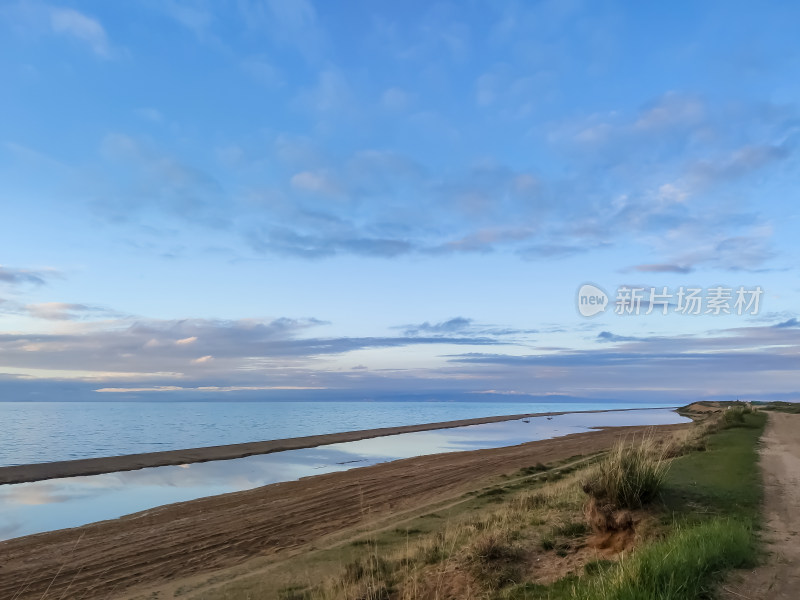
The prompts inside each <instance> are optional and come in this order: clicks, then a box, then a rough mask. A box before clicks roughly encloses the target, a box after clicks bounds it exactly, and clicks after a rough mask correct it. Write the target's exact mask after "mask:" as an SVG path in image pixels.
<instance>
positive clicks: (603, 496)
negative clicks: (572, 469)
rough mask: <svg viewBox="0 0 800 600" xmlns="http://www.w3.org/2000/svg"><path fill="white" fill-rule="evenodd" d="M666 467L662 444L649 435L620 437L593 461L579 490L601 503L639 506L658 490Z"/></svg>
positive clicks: (662, 481)
mask: <svg viewBox="0 0 800 600" xmlns="http://www.w3.org/2000/svg"><path fill="white" fill-rule="evenodd" d="M668 467H669V462H668V461H667V459H666V456H665V452H664V448H663V447H661V446H659V445H658V444H657V443H656V441H655V438H654V437H653V436H643V437H642V438H640V439H638V440H634V441H633V442H629V443H626V442H624V441H622V442H620V443H618V444H617V445H615V446H614V448H612V449H611V451H610V452H609V454H608V456H607V457H606V458H605V459H603V460H601V461H600V462H599V463H598V464H597V466H596V467H595V469H594V471H593V472H592V473H591V475H590V477H589V478H588V479H587V481H586V482H585V483H584V485H583V490H584V491H585V492H586V493H587V494H589V495H590V496H591V497H592V498H594V499H595V500H597V501H599V502H601V503H607V504H611V505H613V506H615V507H618V508H641V507H642V506H644V505H645V504H647V503H648V502H651V501H652V500H653V499H654V498H655V497H656V495H657V494H658V492H659V491H660V490H661V486H662V484H663V483H664V478H665V476H666V473H667V469H668Z"/></svg>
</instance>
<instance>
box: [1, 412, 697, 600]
mask: <svg viewBox="0 0 800 600" xmlns="http://www.w3.org/2000/svg"><path fill="white" fill-rule="evenodd" d="M508 418H514V417H500V418H498V419H497V420H502V419H508ZM482 422H486V421H482ZM439 427H441V424H436V428H439ZM685 427H687V425H662V426H658V427H655V428H650V427H614V428H608V429H602V430H597V431H591V432H587V433H578V434H573V435H568V436H565V437H559V438H555V439H550V440H542V441H535V442H529V443H526V444H522V445H519V446H511V447H505V448H494V449H488V450H473V451H469V452H454V453H448V454H435V455H429V456H421V457H416V458H410V459H405V460H398V461H395V462H390V463H383V464H379V465H375V466H371V467H363V468H358V469H352V470H350V471H344V472H338V473H331V474H327V475H318V476H315V477H308V478H305V479H300V480H298V481H290V482H285V483H277V484H273V485H268V486H265V487H262V488H257V489H254V490H248V491H244V492H236V493H231V494H223V495H220V496H213V497H209V498H201V499H198V500H192V501H190V502H183V503H178V504H171V505H167V506H162V507H159V508H155V509H151V510H147V511H144V512H141V513H137V514H133V515H129V516H126V517H122V518H120V519H115V520H111V521H104V522H100V523H94V524H91V525H86V526H83V527H78V528H75V529H65V530H60V531H54V532H49V533H41V534H37V535H31V536H27V537H23V538H17V539H12V540H8V541H5V542H0V598H15V599H16V600H26V599H37V600H41V599H42V598H70V599H87V600H89V599H95V598H108V599H114V598H116V599H128V598H145V597H146V598H167V597H170V598H171V597H174V596H173V593H172V592H170V593H168V594H165V593H161V592H163V590H164V589H165V587H168V588H170V589H171V590H175V589H177V588H179V587H180V586H181V585H182V582H185V581H187V580H192V581H197V580H198V579H201V580H213V579H215V578H217V579H218V578H219V577H221V576H224V573H225V572H226V569H227V570H229V569H234V568H238V569H241V568H243V567H245V566H246V563H247V562H248V561H251V560H263V559H264V558H265V557H266V558H267V559H269V558H270V557H275V558H276V559H279V558H280V557H281V556H286V555H287V554H289V553H294V552H303V551H305V550H307V549H308V548H309V547H310V546H312V545H314V544H318V543H320V541H321V540H323V539H325V538H326V537H327V536H330V535H334V534H339V533H341V532H344V531H347V530H349V529H352V528H355V527H358V526H359V525H363V524H364V523H368V522H371V521H372V520H374V519H376V518H389V517H391V516H393V515H396V514H398V513H399V512H402V511H408V510H413V509H415V508H418V507H425V506H428V505H430V504H431V503H434V502H440V501H444V500H447V499H450V498H455V497H458V496H459V495H461V494H463V493H465V492H467V491H471V490H473V489H479V488H480V487H482V486H483V485H484V484H485V483H486V481H487V479H489V478H492V477H495V476H498V475H501V474H511V473H514V472H516V471H517V470H519V469H520V468H522V467H527V466H531V465H534V464H536V463H537V462H543V463H549V462H554V461H559V460H564V459H567V458H570V457H572V456H576V455H582V454H590V453H594V452H597V451H600V450H603V449H606V448H608V447H610V446H611V445H612V444H613V443H614V442H615V441H616V440H617V439H618V438H620V437H622V436H627V435H630V434H632V433H634V432H637V431H642V430H649V429H653V430H654V431H655V433H656V435H671V434H672V433H673V432H675V431H678V430H680V429H683V428H685ZM360 434H363V432H360ZM156 592H158V593H156ZM152 594H155V595H152Z"/></svg>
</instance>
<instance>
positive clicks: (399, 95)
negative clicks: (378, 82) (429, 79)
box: [381, 87, 411, 111]
mask: <svg viewBox="0 0 800 600" xmlns="http://www.w3.org/2000/svg"><path fill="white" fill-rule="evenodd" d="M381 104H382V105H383V107H384V108H385V109H387V110H395V111H402V110H406V109H407V108H408V107H409V105H410V104H411V95H410V94H409V93H408V92H406V91H405V90H402V89H400V88H397V87H391V88H389V89H387V90H386V91H384V92H383V95H382V96H381Z"/></svg>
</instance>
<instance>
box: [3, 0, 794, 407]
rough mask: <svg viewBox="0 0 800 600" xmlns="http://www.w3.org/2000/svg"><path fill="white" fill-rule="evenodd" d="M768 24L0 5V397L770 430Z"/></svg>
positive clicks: (785, 224) (779, 119)
mask: <svg viewBox="0 0 800 600" xmlns="http://www.w3.org/2000/svg"><path fill="white" fill-rule="evenodd" d="M798 18H800V7H798V6H797V5H796V4H795V3H792V2H772V3H767V4H762V5H758V6H756V5H755V4H754V3H746V2H704V3H694V2H674V3H656V2H641V3H631V2H579V1H568V0H565V1H563V2H478V1H469V2H460V3H431V2H402V3H398V2H376V1H369V2H367V1H364V2H337V3H330V2H329V3H312V2H308V1H306V0H302V1H295V2H291V1H288V0H286V1H276V0H238V1H233V0H231V1H228V2H210V1H209V2H203V1H196V2H189V1H188V0H170V1H158V2H156V1H150V0H142V1H139V2H127V3H110V2H100V1H96V2H91V1H86V2H64V3H47V2H38V1H24V0H23V1H20V2H4V3H3V4H2V5H1V6H0V75H1V76H2V80H3V82H4V83H3V91H2V93H0V115H2V119H0V211H1V212H0V217H1V218H0V265H2V266H0V396H2V399H8V400H14V399H29V398H37V399H43V398H48V399H59V398H64V399H75V398H84V399H129V398H147V399H163V400H169V399H184V398H197V399H200V398H203V399H205V398H209V397H215V398H216V397H225V398H243V397H247V398H254V397H282V398H291V397H295V396H296V397H300V396H301V395H304V396H303V397H308V396H309V395H312V396H314V397H337V398H339V397H347V398H357V399H360V398H371V397H392V396H394V395H416V396H419V397H426V398H437V397H442V398H444V397H447V398H457V397H462V398H465V397H470V398H476V397H479V398H490V397H491V398H495V397H498V398H520V399H527V398H536V397H540V396H543V395H547V396H548V398H553V397H556V398H557V397H563V398H581V399H609V398H610V399H630V400H634V401H638V402H648V401H658V402H663V401H672V400H673V399H674V400H678V399H680V400H683V399H692V398H696V397H732V396H737V395H738V396H742V397H753V398H757V397H775V398H789V399H793V398H796V397H797V393H798V391H800V382H798V377H797V375H796V373H797V367H798V366H800V327H798V321H797V310H796V306H797V298H798V291H800V289H799V288H800V286H799V285H798V279H797V265H796V260H795V258H796V257H797V255H798V244H799V242H798V236H797V235H796V233H797V231H798V230H800V221H799V220H798V208H797V205H798V202H797V200H798V198H797V195H798V192H797V189H798V185H797V184H798V168H797V167H798V160H797V152H796V147H797V142H798V136H799V135H800V118H799V117H800V114H799V113H798V109H799V108H800V107H798V101H797V99H798V97H800V42H798V41H797V36H796V30H795V27H794V25H795V24H796V23H797V22H798ZM587 282H591V283H594V284H596V285H598V286H599V287H600V288H601V289H603V290H605V291H606V292H607V293H608V295H609V296H610V298H611V300H610V304H609V307H608V309H607V310H606V311H605V312H604V313H602V314H600V315H597V316H595V317H592V318H586V317H584V316H581V315H580V314H579V312H578V310H577V305H576V300H577V299H576V294H577V290H578V288H579V287H580V286H581V285H582V284H584V283H587ZM620 286H633V287H639V286H640V287H642V288H643V289H645V290H646V291H649V290H650V288H651V287H655V288H659V289H660V288H662V287H668V288H669V290H670V291H671V292H672V291H677V290H678V289H679V288H681V287H696V288H702V289H703V290H704V292H705V291H707V290H708V289H710V288H712V287H714V286H721V287H724V288H726V289H730V290H733V294H734V295H735V290H736V289H738V288H740V287H742V288H746V289H748V290H749V289H755V288H756V287H757V286H760V288H761V289H762V290H763V294H762V296H761V297H760V305H759V310H758V313H757V314H752V311H751V312H750V313H747V314H741V315H740V314H735V311H732V312H733V313H734V314H729V315H714V314H705V311H703V312H704V314H700V315H686V314H679V313H677V312H676V311H674V310H672V309H674V308H675V306H674V305H670V310H669V311H668V314H666V315H662V314H658V312H659V311H654V314H651V315H642V314H640V315H618V314H615V311H614V305H613V304H614V299H615V295H616V292H617V290H618V288H619V287H620ZM646 307H647V306H646V304H645V309H646ZM643 312H646V311H645V310H643ZM481 394H482V395H481Z"/></svg>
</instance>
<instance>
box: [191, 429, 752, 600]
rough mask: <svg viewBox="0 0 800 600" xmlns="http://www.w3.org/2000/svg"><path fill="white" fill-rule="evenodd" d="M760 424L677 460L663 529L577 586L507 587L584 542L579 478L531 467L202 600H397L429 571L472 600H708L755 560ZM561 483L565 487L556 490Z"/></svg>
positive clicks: (659, 506)
mask: <svg viewBox="0 0 800 600" xmlns="http://www.w3.org/2000/svg"><path fill="white" fill-rule="evenodd" d="M765 420H766V419H765V416H764V415H763V414H755V415H747V416H746V419H745V423H744V426H740V427H735V428H730V429H723V430H722V431H719V432H717V433H715V434H713V435H711V436H710V437H709V439H708V443H707V451H705V452H692V453H690V454H688V455H685V456H682V457H679V458H676V459H674V460H673V461H672V466H671V469H670V471H669V473H668V475H667V478H666V485H665V488H664V491H663V493H662V494H661V496H660V497H659V499H658V500H657V501H656V505H655V512H656V514H657V515H658V516H657V517H653V518H654V519H658V518H660V522H659V523H658V524H657V525H656V526H655V527H654V529H653V530H651V534H652V533H653V532H655V533H654V534H653V535H649V536H648V538H649V539H650V541H649V542H647V543H646V544H644V545H642V546H640V547H639V548H638V549H637V550H636V551H635V552H633V553H631V554H630V555H629V556H628V557H627V558H625V559H624V560H623V561H621V562H619V563H614V562H610V561H606V560H592V561H591V562H589V563H588V564H585V567H583V569H584V571H585V574H584V575H582V576H580V577H578V576H575V575H572V576H569V577H565V578H564V579H562V580H560V581H557V582H556V583H554V584H552V585H547V586H546V585H539V584H533V583H522V584H517V585H514V584H513V583H512V584H511V585H508V584H506V583H504V582H503V581H502V580H506V581H510V582H513V581H516V582H519V581H523V582H524V581H525V580H526V579H528V580H532V577H531V574H530V573H529V572H528V570H527V567H526V565H527V564H529V563H530V562H531V561H532V560H534V561H538V560H543V561H544V560H550V561H551V562H553V561H557V560H560V559H558V558H557V557H562V556H564V557H565V558H564V559H563V560H565V561H572V560H573V559H574V558H575V557H576V554H575V553H576V552H579V550H576V548H580V547H581V546H582V542H581V540H583V539H585V530H586V526H585V525H584V523H583V522H582V517H583V515H582V511H581V504H582V503H583V499H584V498H585V495H583V493H582V492H581V491H580V489H579V487H580V486H579V480H580V478H581V477H582V474H581V473H573V474H571V475H569V474H568V472H569V471H570V470H571V469H564V474H562V475H561V476H559V477H553V471H552V467H553V465H550V469H547V468H545V467H544V466H543V465H537V466H532V467H531V468H530V469H527V470H523V471H521V472H520V473H518V474H517V475H516V476H515V477H506V478H504V479H502V480H500V481H497V482H496V483H495V485H494V486H492V487H489V488H484V489H483V490H482V491H478V492H473V493H470V494H467V495H465V496H464V497H463V498H462V499H461V500H460V501H455V502H453V503H452V504H450V505H449V506H448V507H446V508H445V507H441V508H437V509H436V513H434V514H427V515H425V514H423V515H420V516H417V517H416V518H411V519H408V520H406V521H405V522H402V523H399V522H395V523H394V524H393V525H392V526H391V527H387V528H385V529H382V530H379V531H374V530H373V531H371V532H368V531H364V536H363V537H359V538H356V539H355V540H354V541H351V542H349V543H346V544H344V545H334V546H333V547H331V548H330V549H328V550H320V551H317V552H313V553H311V554H309V555H306V556H305V557H302V558H301V557H298V560H297V562H295V564H294V565H292V568H291V569H289V570H290V571H292V572H293V574H290V573H288V572H286V573H284V576H282V577H274V575H277V573H273V574H272V575H273V576H267V577H264V575H260V576H258V575H256V576H254V577H252V578H245V579H243V580H240V581H238V582H237V583H232V585H229V586H225V588H224V590H219V589H218V590H217V591H216V592H215V593H208V594H201V595H200V596H199V597H200V598H203V599H205V598H208V599H209V600H210V599H211V598H214V600H219V599H221V598H225V599H231V600H234V599H235V600H243V599H244V598H275V597H279V598H282V599H285V600H288V599H290V598H291V599H298V600H299V599H301V598H302V599H303V600H311V599H313V600H317V599H321V598H326V599H327V598H356V597H359V598H361V597H363V598H369V599H378V598H381V599H383V598H387V597H392V598H394V597H396V595H395V594H394V593H392V594H387V593H386V592H385V591H383V590H382V589H381V586H383V584H384V583H385V584H387V585H388V588H389V589H391V588H392V587H394V585H393V584H392V581H400V580H402V579H404V578H405V579H406V581H408V577H407V575H408V573H412V575H413V573H420V574H421V577H422V579H420V580H419V581H420V582H424V580H425V574H426V573H427V574H428V575H430V574H431V573H433V574H437V577H438V578H442V579H441V581H442V582H443V583H445V584H446V583H447V581H448V580H451V578H452V577H453V574H454V573H455V572H462V573H463V572H464V571H468V572H469V573H471V576H472V577H474V578H476V579H475V581H476V582H480V583H481V589H482V591H480V590H474V592H475V593H474V594H470V597H480V598H493V599H498V600H499V599H503V600H507V599H523V598H524V599H536V598H540V599H543V598H552V599H554V600H558V599H564V600H566V599H582V598H585V599H589V598H591V599H598V600H603V599H608V600H610V599H617V600H645V599H647V600H650V599H663V600H672V599H678V598H680V599H681V600H688V599H690V598H706V597H709V595H710V593H711V590H712V589H713V585H714V583H715V581H716V580H717V579H718V578H719V576H720V575H721V574H722V573H724V572H725V571H727V570H729V569H731V568H736V567H739V566H744V565H746V564H749V563H751V562H752V561H753V560H754V558H755V556H756V553H757V544H756V535H755V530H756V525H757V523H758V518H759V516H758V515H759V506H760V500H761V489H760V477H759V471H758V465H757V458H758V455H757V451H756V446H757V442H758V439H759V437H760V435H761V432H762V429H763V425H764V422H765ZM565 462H566V463H568V464H569V463H574V462H576V461H574V460H568V461H565ZM578 462H580V461H578ZM564 475H566V478H565V479H563V480H560V481H556V482H554V481H553V480H554V479H561V477H564ZM576 476H577V478H576ZM545 479H547V481H544V480H545ZM565 484H566V485H565ZM573 496H574V497H573ZM578 526H580V528H579V527H578ZM520 550H522V551H523V552H522V553H521V554H520ZM584 562H585V561H584ZM581 564H582V563H580V562H579V563H578V565H577V566H578V568H581V566H580V565H581ZM286 566H289V565H286ZM384 570H385V571H386V573H383V571H384ZM404 573H405V574H404ZM498 577H499V578H500V579H498V581H493V579H497V578H498ZM330 578H332V579H330ZM322 579H327V580H328V581H334V582H336V581H339V582H342V581H343V580H344V581H347V580H348V579H353V580H356V579H357V583H358V585H360V586H361V587H360V588H359V587H358V586H351V585H349V584H347V585H345V584H342V583H339V584H336V585H335V586H334V588H330V587H328V586H327V585H323V587H322V588H320V587H319V583H320V582H321V581H322ZM412 579H413V578H412ZM372 581H374V583H375V584H376V585H375V586H373V587H374V591H373V592H371V593H370V592H368V593H366V594H365V593H363V589H362V588H363V587H364V586H363V584H364V583H365V582H372ZM414 581H416V580H414ZM279 582H281V583H279ZM337 587H338V588H342V589H338V590H337V589H335V588H337ZM415 587H416V584H415V586H414V588H412V589H409V588H408V586H405V587H403V586H401V589H404V590H405V591H404V592H403V593H402V596H401V597H402V598H404V599H405V598H422V597H427V595H426V594H425V593H417V592H416V591H415ZM323 588H325V589H323ZM345 588H346V589H345ZM356 589H361V592H359V593H356ZM395 589H397V588H395ZM279 590H280V591H279ZM437 591H438V586H437ZM462 592H463V590H461V591H455V590H449V591H446V590H442V594H439V596H438V597H466V596H465V595H464V594H463V593H462ZM192 597H193V598H194V596H192ZM431 597H432V596H431Z"/></svg>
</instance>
